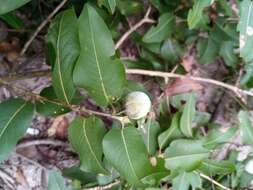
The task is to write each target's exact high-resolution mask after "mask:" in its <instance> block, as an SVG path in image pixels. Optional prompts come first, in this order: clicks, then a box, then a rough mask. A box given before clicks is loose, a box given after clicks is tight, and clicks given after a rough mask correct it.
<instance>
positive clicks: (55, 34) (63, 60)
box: [46, 9, 79, 104]
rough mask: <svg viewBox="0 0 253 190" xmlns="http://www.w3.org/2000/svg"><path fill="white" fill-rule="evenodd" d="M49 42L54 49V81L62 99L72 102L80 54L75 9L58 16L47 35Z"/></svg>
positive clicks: (56, 91) (56, 90) (55, 88)
mask: <svg viewBox="0 0 253 190" xmlns="http://www.w3.org/2000/svg"><path fill="white" fill-rule="evenodd" d="M46 41H47V43H50V44H51V46H52V47H53V49H54V55H55V57H54V58H52V59H53V60H54V62H53V63H51V64H52V66H53V71H52V83H53V87H54V91H55V93H56V95H57V97H58V98H59V99H60V100H63V101H65V102H66V103H67V104H70V103H71V100H72V98H73V97H74V95H75V91H76V90H75V87H74V83H73V79H72V72H73V67H74V64H75V62H76V60H77V57H78V55H79V42H78V26H77V18H76V15H75V12H74V9H69V10H66V11H64V12H62V13H60V14H59V15H57V16H56V18H55V19H54V21H53V22H52V24H51V26H50V28H49V30H48V34H47V36H46Z"/></svg>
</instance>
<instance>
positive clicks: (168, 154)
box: [164, 139, 209, 172]
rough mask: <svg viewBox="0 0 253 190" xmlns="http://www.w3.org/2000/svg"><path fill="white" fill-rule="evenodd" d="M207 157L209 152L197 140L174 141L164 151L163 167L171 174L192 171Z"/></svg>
mask: <svg viewBox="0 0 253 190" xmlns="http://www.w3.org/2000/svg"><path fill="white" fill-rule="evenodd" d="M208 155H209V151H208V150H207V149H205V148H204V147H203V146H202V142H201V141H199V140H186V139H180V140H175V141H173V142H172V143H171V144H170V146H169V147H168V148H167V149H166V150H165V153H164V157H165V167H166V168H168V169H170V170H172V171H173V172H177V171H179V170H183V171H192V170H195V169H197V168H198V167H199V166H200V164H201V162H202V161H203V160H204V159H205V158H207V157H208Z"/></svg>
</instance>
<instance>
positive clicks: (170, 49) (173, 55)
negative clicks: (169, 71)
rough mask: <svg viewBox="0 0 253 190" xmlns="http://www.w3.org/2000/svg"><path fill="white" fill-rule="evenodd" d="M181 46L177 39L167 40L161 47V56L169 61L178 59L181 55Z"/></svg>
mask: <svg viewBox="0 0 253 190" xmlns="http://www.w3.org/2000/svg"><path fill="white" fill-rule="evenodd" d="M181 52H182V50H181V47H180V45H179V43H178V42H177V41H175V40H172V39H168V40H165V41H164V43H163V45H162V47H161V56H162V57H163V58H164V59H165V60H168V61H177V60H179V58H180V56H181Z"/></svg>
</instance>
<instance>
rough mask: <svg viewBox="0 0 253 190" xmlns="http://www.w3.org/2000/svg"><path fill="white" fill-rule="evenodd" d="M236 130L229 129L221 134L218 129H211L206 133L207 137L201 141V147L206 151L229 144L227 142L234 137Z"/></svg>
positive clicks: (233, 128)
mask: <svg viewBox="0 0 253 190" xmlns="http://www.w3.org/2000/svg"><path fill="white" fill-rule="evenodd" d="M236 131H237V128H235V127H231V128H230V129H228V130H227V131H226V132H222V131H220V130H219V129H213V130H212V131H210V132H209V133H208V135H207V136H206V137H205V138H204V139H203V146H204V147H205V148H208V149H214V148H216V147H217V146H218V145H221V144H224V143H226V142H229V140H230V139H231V138H232V137H234V135H235V133H236Z"/></svg>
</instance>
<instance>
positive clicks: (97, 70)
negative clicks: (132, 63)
mask: <svg viewBox="0 0 253 190" xmlns="http://www.w3.org/2000/svg"><path fill="white" fill-rule="evenodd" d="M78 25H79V39H80V43H81V51H80V56H79V58H78V60H77V63H76V65H75V68H74V73H73V77H74V83H75V84H76V85H77V86H80V87H82V88H84V89H86V90H87V91H88V92H89V95H90V96H91V97H92V98H93V99H94V100H95V101H96V102H97V103H98V104H99V105H101V106H106V105H108V104H109V103H111V102H112V101H113V100H114V99H116V98H117V97H118V96H120V95H121V94H122V90H123V85H124V83H125V72H124V67H123V65H122V64H121V63H120V61H119V60H113V59H112V58H111V56H113V55H114V54H115V50H114V43H113V41H112V37H111V33H110V31H109V30H108V28H107V26H106V24H105V23H104V21H103V20H102V18H101V17H100V16H99V15H98V14H97V12H96V10H95V9H94V8H93V7H92V6H91V5H89V4H86V5H85V7H84V9H83V11H82V13H81V15H80V17H79V18H78ZM112 73H113V75H112Z"/></svg>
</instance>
